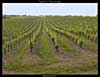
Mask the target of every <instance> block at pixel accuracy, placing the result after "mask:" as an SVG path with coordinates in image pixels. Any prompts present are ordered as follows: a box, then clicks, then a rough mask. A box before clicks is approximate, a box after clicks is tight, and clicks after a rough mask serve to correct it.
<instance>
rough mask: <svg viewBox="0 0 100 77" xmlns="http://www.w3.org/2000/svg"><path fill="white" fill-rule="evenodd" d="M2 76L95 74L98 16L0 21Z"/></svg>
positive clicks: (34, 17) (38, 17) (96, 67)
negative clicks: (0, 32) (0, 25)
mask: <svg viewBox="0 0 100 77" xmlns="http://www.w3.org/2000/svg"><path fill="white" fill-rule="evenodd" d="M2 24H3V25H2V59H3V62H2V64H3V66H2V71H3V74H58V75H59V74H98V17H97V16H94V17H89V16H86V17H83V16H16V17H5V18H3V19H2Z"/></svg>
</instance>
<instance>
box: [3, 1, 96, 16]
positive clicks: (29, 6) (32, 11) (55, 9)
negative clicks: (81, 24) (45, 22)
mask: <svg viewBox="0 0 100 77" xmlns="http://www.w3.org/2000/svg"><path fill="white" fill-rule="evenodd" d="M2 12H3V13H2V14H3V15H4V14H6V15H12V14H13V15H24V14H26V15H83V16H86V15H88V16H95V15H97V12H98V4H97V3H3V11H2Z"/></svg>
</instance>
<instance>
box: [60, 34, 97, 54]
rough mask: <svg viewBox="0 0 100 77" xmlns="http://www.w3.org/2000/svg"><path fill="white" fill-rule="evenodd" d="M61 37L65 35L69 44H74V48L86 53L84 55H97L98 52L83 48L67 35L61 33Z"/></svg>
mask: <svg viewBox="0 0 100 77" xmlns="http://www.w3.org/2000/svg"><path fill="white" fill-rule="evenodd" d="M60 36H61V37H63V38H64V39H65V40H67V41H68V43H69V44H71V45H72V46H74V48H75V49H76V50H77V51H79V52H80V54H84V55H87V56H97V53H96V52H93V51H90V50H87V49H83V48H80V47H79V46H78V45H75V43H74V42H73V41H71V40H69V39H68V38H67V37H66V36H64V35H61V34H60Z"/></svg>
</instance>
